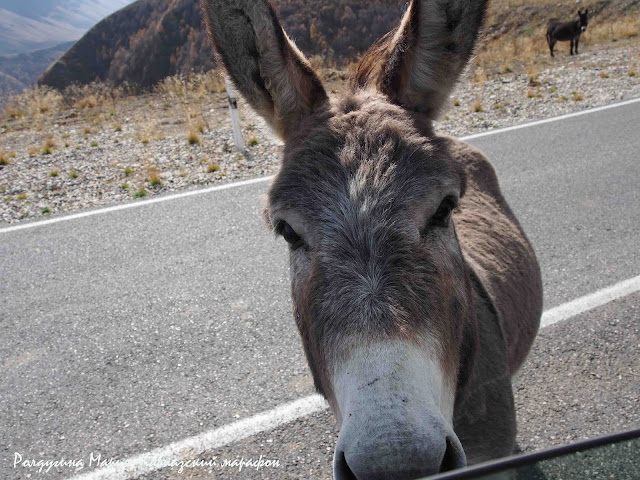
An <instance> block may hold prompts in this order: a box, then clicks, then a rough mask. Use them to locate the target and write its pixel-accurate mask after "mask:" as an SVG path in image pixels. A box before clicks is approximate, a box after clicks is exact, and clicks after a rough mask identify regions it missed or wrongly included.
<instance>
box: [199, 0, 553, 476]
mask: <svg viewBox="0 0 640 480" xmlns="http://www.w3.org/2000/svg"><path fill="white" fill-rule="evenodd" d="M487 3H488V1H487V0H413V1H412V2H411V3H410V5H409V8H408V10H407V12H406V13H405V15H404V17H403V19H402V22H401V23H400V25H399V27H398V28H397V29H396V30H395V31H393V32H391V33H389V34H388V35H386V36H384V37H383V38H382V39H381V40H379V41H378V42H376V43H375V44H374V46H373V47H372V48H371V50H369V52H368V53H367V54H366V55H365V57H364V58H363V60H362V62H361V63H360V66H359V68H358V72H357V75H356V77H355V79H354V82H353V85H352V88H351V89H350V90H349V92H347V93H346V94H345V95H344V96H343V98H341V99H330V98H329V96H328V95H327V93H326V91H325V89H324V87H323V85H322V82H321V81H320V79H319V78H318V76H317V75H316V73H315V72H314V71H313V69H312V68H311V66H310V65H309V62H308V61H307V60H306V58H305V57H304V56H303V55H302V53H301V52H300V51H299V50H298V49H297V48H296V47H295V45H294V44H293V42H292V41H291V40H290V39H289V37H287V35H286V33H285V32H284V30H283V29H282V26H281V24H280V22H279V21H278V18H277V16H276V14H275V9H274V7H273V5H272V4H271V2H268V1H266V0H203V2H202V4H203V7H204V16H205V20H206V24H207V29H208V30H209V34H210V36H211V39H212V40H213V43H214V46H215V49H216V52H217V56H218V59H219V61H220V63H222V64H224V66H225V67H226V69H227V71H228V73H229V75H230V76H231V77H232V79H233V81H234V83H235V84H236V86H237V87H238V89H239V90H240V91H241V92H242V94H243V95H244V97H245V98H246V100H247V101H248V102H249V104H250V105H251V106H252V107H253V108H254V109H255V110H256V111H257V112H258V113H259V114H260V115H262V116H263V117H264V118H265V120H266V121H267V122H268V123H269V124H270V125H271V126H272V127H273V128H274V129H275V130H276V131H277V132H278V133H279V135H280V136H281V137H282V138H283V139H284V140H285V149H284V160H283V162H282V166H281V169H280V171H279V173H278V175H277V176H276V177H275V179H274V180H273V183H272V184H271V187H270V189H269V194H268V200H267V206H266V210H265V220H266V222H267V225H268V226H269V228H270V229H271V230H272V231H273V232H274V233H275V234H277V235H279V236H282V237H283V238H284V240H285V241H286V242H287V243H288V244H289V257H290V266H291V297H292V300H293V312H294V317H295V320H296V323H297V325H298V328H299V330H300V333H301V336H302V343H303V346H304V349H305V353H306V355H307V359H308V362H309V366H310V368H311V372H312V374H313V378H314V381H315V385H316V388H317V389H318V391H320V392H321V393H322V394H323V395H324V396H325V397H326V399H327V400H328V402H329V405H330V406H331V409H332V410H333V412H334V414H335V416H336V419H337V421H338V424H339V425H340V435H339V437H338V442H337V445H336V450H335V454H334V475H335V477H336V479H338V480H347V479H358V480H365V479H370V480H371V479H375V480H382V479H394V480H400V479H409V478H417V477H421V476H424V475H428V474H433V473H437V472H441V471H447V470H452V469H454V468H458V467H462V466H464V465H465V464H467V463H477V462H481V461H484V460H489V459H491V458H496V457H499V456H503V455H509V454H511V453H512V452H513V449H514V446H515V437H516V417H515V408H514V401H513V393H512V387H511V377H512V376H513V375H515V373H516V372H517V370H518V368H520V365H522V362H523V361H524V359H525V357H526V356H527V354H528V352H529V349H530V347H531V344H532V343H533V339H534V337H535V335H536V331H537V329H538V324H539V321H540V314H541V311H542V283H541V278H540V269H539V267H538V263H537V261H536V257H535V254H534V252H533V249H532V248H531V245H530V244H529V241H528V240H527V238H526V236H525V234H524V232H523V231H522V229H521V228H520V224H519V223H518V221H517V220H516V218H515V216H514V214H513V212H512V211H511V209H510V208H509V206H508V205H507V202H506V201H505V199H504V197H503V196H502V193H501V192H500V187H499V185H498V179H497V177H496V174H495V171H494V169H493V166H492V165H491V163H489V161H488V160H487V159H486V158H485V156H484V155H483V154H482V153H481V152H480V151H479V150H477V149H475V148H474V147H472V146H470V145H467V144H465V143H462V142H460V141H458V140H455V139H453V138H451V137H447V136H443V135H440V134H438V133H436V131H435V129H434V127H433V121H434V120H435V118H436V117H437V115H438V112H440V111H441V110H442V109H443V107H444V106H445V105H447V104H448V103H449V101H448V97H449V93H450V91H451V89H452V88H453V87H454V86H455V83H456V80H457V79H458V78H459V76H460V75H461V74H462V72H463V71H464V69H465V67H466V65H467V63H468V62H469V59H470V58H471V56H472V54H473V51H474V48H475V43H476V39H477V38H478V31H479V28H480V26H481V24H482V22H483V20H484V18H485V16H486V12H487ZM458 207H459V208H458Z"/></svg>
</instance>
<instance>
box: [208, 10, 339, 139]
mask: <svg viewBox="0 0 640 480" xmlns="http://www.w3.org/2000/svg"><path fill="white" fill-rule="evenodd" d="M201 4H202V11H203V13H204V20H205V23H206V26H207V31H208V32H209V37H210V38H211V41H212V42H213V46H214V49H215V51H216V53H217V57H216V58H217V59H218V61H220V62H221V63H222V64H224V66H225V68H226V69H227V71H228V72H229V75H230V76H231V78H232V79H233V82H234V84H235V85H236V87H237V88H238V90H240V93H242V95H243V96H244V98H245V99H246V100H247V101H248V102H249V104H250V105H251V106H252V107H253V108H254V109H255V110H256V111H257V112H258V113H259V114H260V115H261V116H262V117H264V119H265V120H266V121H267V123H269V124H270V125H271V127H272V128H273V129H274V130H275V131H276V132H277V133H278V134H279V135H280V136H281V137H282V138H284V139H286V138H287V137H288V136H289V134H290V133H291V131H292V129H293V128H295V126H296V125H297V123H298V122H299V120H300V118H301V117H303V116H304V115H306V114H308V113H310V112H312V111H313V110H315V109H316V108H319V107H320V106H322V105H323V104H325V103H326V102H327V94H326V92H325V90H324V88H323V87H322V83H321V82H320V80H319V79H318V77H317V76H316V74H315V73H314V72H313V70H312V69H311V67H310V65H309V62H308V61H307V59H306V58H305V57H304V55H302V53H301V52H300V51H299V50H298V49H297V48H296V46H295V45H294V44H293V42H291V41H290V40H289V38H288V37H287V35H286V33H285V32H284V30H283V29H282V26H281V25H280V21H279V20H278V17H277V15H276V13H275V10H274V8H273V5H272V4H271V2H270V1H268V0H201Z"/></svg>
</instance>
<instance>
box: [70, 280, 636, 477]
mask: <svg viewBox="0 0 640 480" xmlns="http://www.w3.org/2000/svg"><path fill="white" fill-rule="evenodd" d="M638 291H640V275H639V276H637V277H634V278H630V279H628V280H624V281H622V282H619V283H616V284H615V285H612V286H610V287H606V288H603V289H601V290H598V291H597V292H594V293H591V294H589V295H585V296H584V297H580V298H577V299H575V300H573V301H571V302H567V303H564V304H562V305H559V306H557V307H554V308H551V309H549V310H547V311H545V312H544V313H543V314H542V322H541V326H542V327H543V328H544V327H547V326H549V325H553V324H554V323H558V322H561V321H564V320H568V319H569V318H571V317H574V316H576V315H579V314H581V313H584V312H587V311H589V310H592V309H594V308H596V307H599V306H602V305H604V304H606V303H608V302H612V301H613V300H616V299H619V298H622V297H624V296H627V295H630V294H632V293H636V292H638ZM327 408H328V405H327V403H326V401H325V400H324V398H322V397H321V396H320V395H309V396H308V397H304V398H301V399H300V400H296V401H294V402H291V403H286V404H283V405H280V406H278V407H276V408H274V409H273V410H269V411H266V412H262V413H259V414H257V415H254V416H253V417H249V418H245V419H244V420H240V421H238V422H235V423H231V424H229V425H225V426H223V427H220V428H217V429H215V430H210V431H208V432H204V433H201V434H200V435H196V436H194V437H190V438H186V439H184V440H181V441H179V442H176V443H172V444H170V445H167V446H166V447H161V448H156V449H155V450H152V451H150V452H147V453H143V454H141V455H137V456H135V457H131V458H129V459H127V460H123V461H121V462H114V463H113V464H111V465H109V466H107V467H104V468H100V469H97V470H94V471H93V472H90V473H86V474H84V475H80V476H76V477H73V478H71V479H69V480H119V479H122V480H126V479H132V478H137V477H139V476H141V475H146V474H149V473H152V472H155V471H157V470H160V469H162V468H166V467H170V466H178V467H179V466H180V465H181V464H180V462H184V461H187V460H188V459H195V458H196V457H197V456H198V455H201V454H202V453H204V452H207V451H211V450H214V449H216V448H220V447H223V446H226V445H229V444H231V443H235V442H237V441H239V440H243V439H245V438H248V437H251V436H253V435H256V434H258V433H262V432H265V431H267V430H271V429H274V428H276V427H279V426H281V425H285V424H287V423H290V422H293V421H295V420H298V419H299V418H302V417H306V416H308V415H312V414H314V413H318V412H323V411H325V410H327Z"/></svg>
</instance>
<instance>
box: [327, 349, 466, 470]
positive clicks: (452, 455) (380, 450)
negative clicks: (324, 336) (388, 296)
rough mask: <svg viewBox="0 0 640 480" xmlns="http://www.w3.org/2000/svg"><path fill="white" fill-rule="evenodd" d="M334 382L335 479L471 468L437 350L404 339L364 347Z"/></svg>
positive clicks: (347, 363) (449, 380) (451, 392)
mask: <svg viewBox="0 0 640 480" xmlns="http://www.w3.org/2000/svg"><path fill="white" fill-rule="evenodd" d="M427 343H428V342H427ZM333 384H334V393H335V399H336V405H333V406H332V408H334V410H336V416H337V418H338V421H339V422H340V423H341V428H340V434H339V436H338V442H337V444H336V450H335V453H334V459H333V468H334V477H335V479H336V480H347V479H358V480H365V479H366V480H369V479H372V480H378V479H379V480H382V479H413V478H420V477H423V476H426V475H432V474H435V473H439V472H443V471H449V470H453V469H456V468H460V467H464V466H465V465H466V457H465V454H464V451H463V449H462V445H461V444H460V440H459V439H458V437H457V436H456V434H455V433H454V431H453V426H452V417H453V403H454V387H452V385H455V382H452V379H445V378H443V373H442V370H441V369H440V368H439V361H438V360H437V355H436V353H435V349H434V348H429V345H425V347H424V348H421V347H417V346H416V345H408V344H406V343H404V342H400V341H395V342H393V341H391V342H383V343H378V344H374V345H368V346H366V347H362V348H359V349H358V350H357V351H355V352H352V354H351V356H350V358H349V360H348V361H346V362H344V363H343V364H342V365H341V366H340V367H339V368H337V369H336V371H335V374H334V380H333Z"/></svg>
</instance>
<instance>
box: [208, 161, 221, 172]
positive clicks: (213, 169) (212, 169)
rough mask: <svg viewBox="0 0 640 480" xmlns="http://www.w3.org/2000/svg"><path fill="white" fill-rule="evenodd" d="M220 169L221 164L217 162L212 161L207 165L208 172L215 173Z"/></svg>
mask: <svg viewBox="0 0 640 480" xmlns="http://www.w3.org/2000/svg"><path fill="white" fill-rule="evenodd" d="M219 170H220V165H218V164H217V163H213V162H212V163H210V164H209V165H207V173H215V172H217V171H219Z"/></svg>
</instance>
